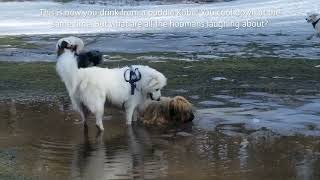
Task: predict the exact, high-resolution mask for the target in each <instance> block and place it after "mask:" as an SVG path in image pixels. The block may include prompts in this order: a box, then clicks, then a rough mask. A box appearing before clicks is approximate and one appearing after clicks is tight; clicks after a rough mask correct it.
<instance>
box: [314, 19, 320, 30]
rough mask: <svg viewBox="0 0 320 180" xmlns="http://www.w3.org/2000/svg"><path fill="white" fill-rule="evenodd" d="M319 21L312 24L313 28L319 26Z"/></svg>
mask: <svg viewBox="0 0 320 180" xmlns="http://www.w3.org/2000/svg"><path fill="white" fill-rule="evenodd" d="M319 21H320V18H319V19H318V20H317V21H316V22H313V23H312V26H313V28H316V25H317V24H318V22H319Z"/></svg>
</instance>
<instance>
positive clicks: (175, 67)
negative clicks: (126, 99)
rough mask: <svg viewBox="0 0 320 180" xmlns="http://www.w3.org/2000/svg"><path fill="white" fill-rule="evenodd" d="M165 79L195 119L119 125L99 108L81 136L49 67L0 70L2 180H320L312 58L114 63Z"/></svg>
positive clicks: (120, 118)
mask: <svg viewBox="0 0 320 180" xmlns="http://www.w3.org/2000/svg"><path fill="white" fill-rule="evenodd" d="M130 63H133V64H136V63H139V64H147V65H150V66H152V67H155V68H157V69H158V70H160V71H162V72H164V74H166V75H167V77H168V79H169V84H168V86H167V87H166V88H165V89H164V91H163V94H164V95H166V96H174V95H183V96H185V97H187V98H188V99H189V100H190V101H191V102H192V103H193V104H194V106H195V108H196V119H195V120H194V121H193V123H190V124H186V125H185V126H182V127H180V128H178V129H176V130H170V131H157V130H154V129H152V130H151V129H146V128H144V127H143V126H141V125H134V126H132V127H127V126H126V125H125V121H124V115H123V114H122V113H121V112H120V111H118V110H116V109H107V112H106V114H105V117H104V122H103V123H104V126H105V132H104V133H103V134H98V133H97V132H98V131H97V129H96V128H95V126H94V120H93V119H92V117H91V118H90V120H89V129H88V131H85V129H84V128H83V126H82V124H80V123H79V119H80V118H79V116H78V115H77V114H75V113H74V112H73V111H72V110H71V106H70V102H69V99H68V97H67V94H66V92H65V90H64V87H63V85H62V84H61V83H60V81H59V79H58V78H57V76H56V74H55V72H54V64H53V63H2V64H1V66H0V68H1V69H0V70H1V71H0V73H1V74H0V75H1V76H0V85H1V88H0V95H1V103H0V159H1V163H0V172H1V173H0V179H1V178H2V179H47V180H55V179H92V180H95V179H97V180H100V179H133V178H136V179H239V180H240V179H252V180H254V179H273V180H275V179H288V180H289V179H319V178H320V174H319V172H320V171H319V170H320V161H319V151H320V146H319V142H320V138H319V135H320V116H319V114H320V108H319V101H320V95H319V94H318V92H319V91H318V89H319V77H318V76H319V72H318V71H319V70H318V68H317V67H316V65H317V61H303V60H287V61H282V60H272V59H271V60H270V59H269V60H266V59H265V60H263V59H258V60H242V61H241V63H239V62H238V61H237V60H222V61H201V62H182V61H170V62H169V61H165V62H154V61H141V60H140V61H114V62H107V63H106V64H104V66H108V67H117V66H123V65H128V64H130Z"/></svg>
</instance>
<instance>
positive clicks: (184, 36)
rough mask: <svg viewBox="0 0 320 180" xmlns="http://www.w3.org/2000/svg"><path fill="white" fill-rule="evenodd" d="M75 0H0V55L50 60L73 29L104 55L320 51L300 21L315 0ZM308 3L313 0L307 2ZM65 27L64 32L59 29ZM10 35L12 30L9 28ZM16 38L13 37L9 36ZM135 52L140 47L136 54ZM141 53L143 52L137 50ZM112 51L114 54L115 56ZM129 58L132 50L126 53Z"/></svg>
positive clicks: (298, 54)
mask: <svg viewBox="0 0 320 180" xmlns="http://www.w3.org/2000/svg"><path fill="white" fill-rule="evenodd" d="M79 2H80V1H72V2H70V3H58V2H52V1H40V2H0V5H1V6H0V11H1V12H3V14H4V16H1V17H0V27H1V28H0V35H1V37H0V49H1V51H0V60H1V61H54V60H55V49H54V47H55V43H56V42H57V40H58V38H61V37H63V36H66V35H65V34H73V35H75V34H76V35H77V36H79V37H81V38H83V39H84V41H85V43H86V44H87V47H86V48H87V49H96V50H100V51H102V52H103V53H104V54H105V55H107V56H106V59H113V58H116V59H120V60H123V59H126V58H128V57H126V56H125V57H124V56H121V55H120V56H119V53H120V54H121V53H123V54H127V53H129V54H133V56H138V57H140V58H141V59H150V60H162V59H174V60H177V59H178V60H194V59H196V60H206V59H221V58H225V57H237V58H239V57H240V58H243V57H258V58H259V57H276V58H304V59H318V57H319V54H320V51H319V47H320V44H319V40H318V38H314V39H313V40H307V38H308V37H309V36H310V35H311V34H313V33H314V29H313V28H312V25H311V24H308V23H307V22H306V21H305V16H306V14H307V13H308V12H311V11H315V12H318V11H319V9H320V6H319V3H318V1H317V0H307V1H303V2H302V1H291V0H263V1H259V2H256V1H251V0H238V1H231V2H220V3H205V4H201V3H200V4H192V3H191V4H188V3H187V4H185V3H182V2H180V1H179V3H173V4H171V3H169V4H168V5H157V4H142V5H138V6H131V5H130V3H129V1H126V3H128V4H126V5H119V4H111V5H110V4H106V5H101V4H90V3H89V4H86V3H85V4H81V3H79ZM309 4H313V6H312V7H310V5H309ZM40 9H48V10H59V9H64V10H77V11H90V10H101V9H126V10H132V11H138V12H142V11H145V10H148V11H149V10H150V11H155V12H156V11H158V10H167V11H174V10H181V11H184V10H190V11H192V12H194V11H195V12H197V11H199V10H200V11H201V10H206V11H209V12H210V11H213V12H219V11H230V10H242V11H244V12H250V11H264V10H274V11H277V12H278V11H279V14H278V15H276V16H271V15H263V16H249V17H246V16H241V17H239V16H235V15H232V16H223V17H221V16H204V15H194V16H188V15H184V16H165V15H163V16H160V15H159V16H156V15H150V16H143V15H141V16H137V17H135V18H132V17H131V16H111V17H109V16H108V17H99V16H98V17H90V18H88V17H82V16H80V17H79V16H76V17H52V16H41V14H40ZM247 20H250V21H255V22H258V21H266V22H268V24H267V25H266V26H265V27H262V28H254V27H246V28H239V29H236V28H235V27H232V26H226V27H221V28H220V27H214V28H201V27H199V28H188V27H178V28H175V27H172V28H165V27H163V28H162V27H154V28H130V27H129V28H121V27H118V26H115V27H100V28H98V27H97V28H53V27H52V24H53V23H55V22H56V21H63V22H64V21H66V22H69V21H72V22H78V21H79V22H96V21H97V22H104V21H107V22H110V23H111V22H114V23H115V22H128V21H129V22H132V21H137V22H140V21H141V22H143V23H147V22H149V21H159V22H167V21H172V22H174V23H180V22H202V23H203V22H207V21H208V22H217V23H218V22H221V23H222V22H240V23H243V22H245V21H247ZM62 34H64V35H62ZM8 35H11V36H8ZM8 38H13V40H8ZM137 53H138V54H137ZM139 53H140V54H139ZM114 54H117V56H114ZM129 59H130V57H129Z"/></svg>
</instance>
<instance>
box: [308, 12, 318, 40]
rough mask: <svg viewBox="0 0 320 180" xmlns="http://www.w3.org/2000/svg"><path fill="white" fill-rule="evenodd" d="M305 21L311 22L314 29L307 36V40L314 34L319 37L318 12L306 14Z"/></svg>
mask: <svg viewBox="0 0 320 180" xmlns="http://www.w3.org/2000/svg"><path fill="white" fill-rule="evenodd" d="M306 21H307V22H308V23H311V24H312V26H313V28H314V29H315V31H316V32H315V33H314V34H312V35H311V36H310V37H308V40H310V39H312V38H313V37H315V36H316V37H319V38H320V15H319V14H318V13H310V14H308V16H307V18H306Z"/></svg>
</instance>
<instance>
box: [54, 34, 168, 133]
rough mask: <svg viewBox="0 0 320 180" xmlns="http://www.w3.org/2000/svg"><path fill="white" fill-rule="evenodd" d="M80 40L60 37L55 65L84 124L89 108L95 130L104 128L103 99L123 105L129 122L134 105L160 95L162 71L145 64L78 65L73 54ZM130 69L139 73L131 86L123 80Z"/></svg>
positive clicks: (79, 47)
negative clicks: (116, 66)
mask: <svg viewBox="0 0 320 180" xmlns="http://www.w3.org/2000/svg"><path fill="white" fill-rule="evenodd" d="M83 44H84V43H83V41H82V40H81V39H79V38H77V37H72V36H71V37H66V38H62V39H60V40H59V41H58V43H57V46H56V48H57V53H58V61H57V65H56V69H57V72H58V74H59V76H60V77H61V80H62V81H63V82H64V84H65V86H66V88H67V90H68V93H69V96H70V98H71V102H72V105H73V108H74V109H75V110H76V111H78V112H79V113H80V115H81V118H82V121H83V122H84V123H85V125H86V118H87V115H88V113H89V112H91V113H93V114H94V115H95V117H96V125H97V127H98V128H99V130H101V131H103V130H104V128H103V123H102V118H103V114H104V105H105V103H106V102H107V103H109V104H111V105H114V106H116V107H118V108H123V110H124V111H125V113H126V120H127V124H131V123H132V120H133V118H134V119H136V117H133V112H134V110H135V109H136V108H139V106H140V105H142V104H144V102H145V101H146V100H147V99H152V100H159V99H160V97H161V91H160V90H161V89H162V88H163V87H164V86H165V85H166V83H167V79H166V78H165V76H164V75H163V74H162V73H160V72H158V71H156V70H155V69H152V68H150V67H148V66H132V67H131V68H129V67H123V68H114V69H108V68H100V67H90V68H80V69H79V68H78V64H77V59H76V58H77V57H76V56H77V54H78V53H79V52H80V51H81V50H82V48H83V47H84V45H83ZM132 69H134V70H138V71H139V75H141V78H140V80H138V81H137V82H135V84H134V85H135V86H131V84H130V83H129V82H127V81H126V79H129V78H130V77H129V76H131V75H130V74H131V71H132ZM129 73H130V74H129ZM132 88H134V89H132ZM132 90H133V93H132Z"/></svg>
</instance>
